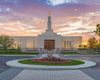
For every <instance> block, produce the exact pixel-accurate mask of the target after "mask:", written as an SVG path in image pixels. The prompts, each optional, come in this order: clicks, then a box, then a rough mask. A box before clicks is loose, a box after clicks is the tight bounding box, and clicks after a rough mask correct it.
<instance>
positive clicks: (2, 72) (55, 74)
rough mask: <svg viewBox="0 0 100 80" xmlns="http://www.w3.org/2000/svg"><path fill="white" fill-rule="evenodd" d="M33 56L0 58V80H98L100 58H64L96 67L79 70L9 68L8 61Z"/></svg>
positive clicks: (99, 77) (99, 76)
mask: <svg viewBox="0 0 100 80" xmlns="http://www.w3.org/2000/svg"><path fill="white" fill-rule="evenodd" d="M33 57H34V56H0V80H100V56H66V58H70V59H72V58H73V59H83V60H89V61H94V62H96V63H97V66H95V67H92V68H86V69H79V70H50V71H49V70H25V69H17V68H10V67H8V66H7V65H6V64H5V63H6V61H9V60H15V59H23V58H33Z"/></svg>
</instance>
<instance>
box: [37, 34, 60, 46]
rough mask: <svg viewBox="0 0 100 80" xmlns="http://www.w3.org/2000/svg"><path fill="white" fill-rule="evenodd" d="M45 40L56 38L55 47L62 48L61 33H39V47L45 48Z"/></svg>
mask: <svg viewBox="0 0 100 80" xmlns="http://www.w3.org/2000/svg"><path fill="white" fill-rule="evenodd" d="M44 40H55V48H61V42H62V37H61V36H60V35H39V36H38V48H44Z"/></svg>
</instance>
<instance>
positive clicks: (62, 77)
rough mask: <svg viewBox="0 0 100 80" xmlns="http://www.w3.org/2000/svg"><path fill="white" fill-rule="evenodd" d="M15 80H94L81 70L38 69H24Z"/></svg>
mask: <svg viewBox="0 0 100 80" xmlns="http://www.w3.org/2000/svg"><path fill="white" fill-rule="evenodd" d="M13 80H94V79H92V78H91V77H89V76H88V75H86V74H85V73H83V72H82V71H80V70H65V71H38V70H24V71H22V72H21V73H20V74H18V75H17V76H16V77H15V78H13Z"/></svg>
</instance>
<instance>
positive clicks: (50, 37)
mask: <svg viewBox="0 0 100 80" xmlns="http://www.w3.org/2000/svg"><path fill="white" fill-rule="evenodd" d="M12 38H13V39H14V40H15V41H16V43H19V44H21V46H20V47H21V48H22V50H34V49H40V48H43V49H47V50H52V49H56V48H59V49H68V50H69V49H77V48H79V45H81V44H82V36H61V35H58V34H57V33H55V32H53V30H52V26H51V16H50V13H49V16H48V22H47V30H46V31H45V33H42V34H41V35H38V36H13V37H12Z"/></svg>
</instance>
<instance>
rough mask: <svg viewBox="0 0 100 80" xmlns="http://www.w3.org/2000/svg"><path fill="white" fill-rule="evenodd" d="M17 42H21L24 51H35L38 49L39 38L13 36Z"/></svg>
mask: <svg viewBox="0 0 100 80" xmlns="http://www.w3.org/2000/svg"><path fill="white" fill-rule="evenodd" d="M12 38H13V39H14V40H15V42H16V43H17V42H21V43H22V45H21V48H22V49H33V48H37V44H38V43H37V41H38V40H37V37H35V36H12Z"/></svg>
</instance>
